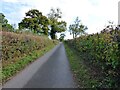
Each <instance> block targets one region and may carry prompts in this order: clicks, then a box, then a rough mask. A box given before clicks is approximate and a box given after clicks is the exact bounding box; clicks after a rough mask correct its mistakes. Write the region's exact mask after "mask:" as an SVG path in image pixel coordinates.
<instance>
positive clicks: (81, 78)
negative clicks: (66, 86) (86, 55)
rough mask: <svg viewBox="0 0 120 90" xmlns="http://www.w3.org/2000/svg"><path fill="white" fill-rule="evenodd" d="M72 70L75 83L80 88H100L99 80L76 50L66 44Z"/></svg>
mask: <svg viewBox="0 0 120 90" xmlns="http://www.w3.org/2000/svg"><path fill="white" fill-rule="evenodd" d="M64 45H65V49H66V52H67V56H68V59H69V63H70V66H71V69H72V71H73V74H74V77H75V81H76V82H77V84H78V87H79V88H95V87H96V86H98V85H97V84H98V81H97V79H94V77H93V76H92V75H91V73H92V72H91V73H90V70H89V67H87V66H86V65H85V64H84V61H83V60H82V59H81V58H82V57H81V56H80V55H79V54H78V53H77V51H76V50H74V49H72V48H71V47H70V46H69V45H67V43H64Z"/></svg>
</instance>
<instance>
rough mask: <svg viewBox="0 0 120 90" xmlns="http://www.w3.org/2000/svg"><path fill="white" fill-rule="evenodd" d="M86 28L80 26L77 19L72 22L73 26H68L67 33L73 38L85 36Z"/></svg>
mask: <svg viewBox="0 0 120 90" xmlns="http://www.w3.org/2000/svg"><path fill="white" fill-rule="evenodd" d="M87 29H88V28H87V27H86V26H84V25H82V24H80V20H79V18H78V17H77V18H76V19H75V21H74V24H71V25H70V26H69V32H70V34H73V38H76V37H77V36H78V35H82V34H85V30H87Z"/></svg>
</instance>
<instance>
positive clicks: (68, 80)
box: [3, 43, 75, 88]
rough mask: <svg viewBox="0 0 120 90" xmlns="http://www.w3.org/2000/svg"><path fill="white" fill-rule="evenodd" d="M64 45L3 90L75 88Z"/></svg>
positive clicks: (53, 50)
mask: <svg viewBox="0 0 120 90" xmlns="http://www.w3.org/2000/svg"><path fill="white" fill-rule="evenodd" d="M74 87H75V82H74V80H73V76H72V73H71V70H70V66H69V62H68V58H67V56H66V52H65V48H64V45H63V44H62V43H60V44H59V45H57V46H56V47H55V48H54V49H52V50H51V51H49V52H48V53H46V54H45V55H44V56H42V57H41V58H39V59H38V60H36V61H35V62H34V63H32V64H31V65H29V66H28V67H26V68H25V69H24V70H23V71H21V72H20V73H18V74H17V75H16V76H15V77H14V78H12V79H11V80H9V81H8V82H7V83H6V84H5V85H3V88H74Z"/></svg>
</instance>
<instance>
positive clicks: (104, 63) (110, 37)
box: [67, 30, 120, 87]
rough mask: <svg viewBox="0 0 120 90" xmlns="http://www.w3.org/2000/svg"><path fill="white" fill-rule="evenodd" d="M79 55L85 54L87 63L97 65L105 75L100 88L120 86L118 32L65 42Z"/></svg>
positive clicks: (119, 38)
mask: <svg viewBox="0 0 120 90" xmlns="http://www.w3.org/2000/svg"><path fill="white" fill-rule="evenodd" d="M67 44H69V45H71V46H72V47H74V48H75V49H76V50H77V51H79V53H80V54H82V55H83V54H85V55H86V57H87V59H88V60H87V62H90V63H91V64H93V65H97V66H99V67H100V68H101V70H102V71H100V72H102V73H103V74H104V75H105V78H104V80H102V81H101V83H100V84H99V86H100V87H118V86H119V85H120V30H111V31H109V32H101V33H99V34H98V33H97V34H91V35H86V36H81V37H79V38H77V39H74V40H69V41H67Z"/></svg>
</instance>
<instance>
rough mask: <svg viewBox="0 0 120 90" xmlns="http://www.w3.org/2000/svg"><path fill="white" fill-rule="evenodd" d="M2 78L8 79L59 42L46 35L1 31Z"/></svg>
mask: <svg viewBox="0 0 120 90" xmlns="http://www.w3.org/2000/svg"><path fill="white" fill-rule="evenodd" d="M0 35H1V36H2V55H1V57H2V58H1V59H2V80H3V81H6V80H7V79H8V78H9V77H11V76H13V75H14V74H15V73H16V72H18V71H19V70H21V69H22V68H24V67H25V66H26V65H28V64H29V63H31V62H33V61H34V60H35V59H37V58H38V57H40V55H42V54H44V53H45V52H46V51H47V50H49V49H50V48H52V47H53V46H54V45H56V44H57V43H58V42H57V41H55V40H50V39H49V38H48V37H45V36H38V35H33V34H26V33H22V34H17V33H13V32H5V31H3V32H2V31H1V32H0Z"/></svg>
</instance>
